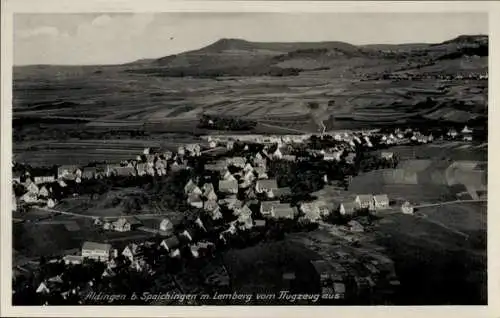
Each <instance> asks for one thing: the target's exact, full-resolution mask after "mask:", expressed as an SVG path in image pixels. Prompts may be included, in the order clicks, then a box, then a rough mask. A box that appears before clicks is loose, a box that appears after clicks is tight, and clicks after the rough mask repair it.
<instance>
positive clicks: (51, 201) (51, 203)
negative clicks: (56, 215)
mask: <svg viewBox="0 0 500 318" xmlns="http://www.w3.org/2000/svg"><path fill="white" fill-rule="evenodd" d="M56 203H57V202H56V200H54V199H52V198H49V199H48V200H47V207H48V208H50V209H52V208H53V207H55V206H56Z"/></svg>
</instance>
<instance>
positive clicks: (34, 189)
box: [27, 182, 40, 195]
mask: <svg viewBox="0 0 500 318" xmlns="http://www.w3.org/2000/svg"><path fill="white" fill-rule="evenodd" d="M27 190H28V192H29V193H33V194H36V195H38V193H39V192H40V188H38V186H37V185H36V184H35V183H34V182H32V183H30V184H29V185H28V187H27Z"/></svg>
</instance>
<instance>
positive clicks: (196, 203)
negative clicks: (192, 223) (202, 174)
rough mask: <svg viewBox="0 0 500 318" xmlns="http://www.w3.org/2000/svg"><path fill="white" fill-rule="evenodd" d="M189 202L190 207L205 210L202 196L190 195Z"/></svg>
mask: <svg viewBox="0 0 500 318" xmlns="http://www.w3.org/2000/svg"><path fill="white" fill-rule="evenodd" d="M187 202H188V204H189V205H191V206H193V207H195V208H198V209H201V208H203V200H202V199H201V196H200V195H199V194H196V193H191V194H189V195H188V198H187Z"/></svg>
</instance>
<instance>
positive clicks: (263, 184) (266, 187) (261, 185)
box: [255, 179, 278, 193]
mask: <svg viewBox="0 0 500 318" xmlns="http://www.w3.org/2000/svg"><path fill="white" fill-rule="evenodd" d="M276 189H278V183H277V182H276V179H263V180H257V183H256V185H255V191H256V192H257V193H270V192H271V193H272V191H274V190H276Z"/></svg>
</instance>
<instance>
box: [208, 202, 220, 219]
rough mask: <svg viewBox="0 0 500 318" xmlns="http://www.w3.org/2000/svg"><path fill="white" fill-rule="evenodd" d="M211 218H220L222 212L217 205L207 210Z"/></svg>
mask: <svg viewBox="0 0 500 318" xmlns="http://www.w3.org/2000/svg"><path fill="white" fill-rule="evenodd" d="M207 212H208V214H209V215H210V217H212V220H219V219H221V218H222V212H221V210H220V207H219V205H217V206H216V207H215V208H214V209H212V210H210V211H207Z"/></svg>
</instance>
